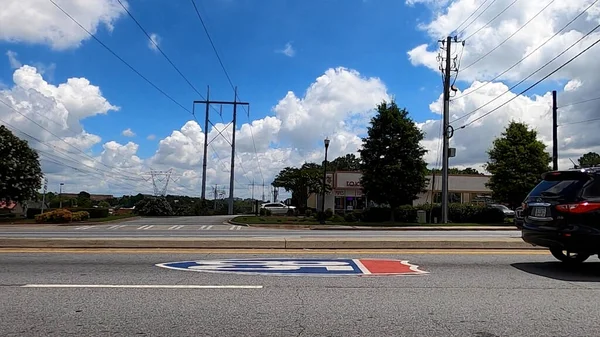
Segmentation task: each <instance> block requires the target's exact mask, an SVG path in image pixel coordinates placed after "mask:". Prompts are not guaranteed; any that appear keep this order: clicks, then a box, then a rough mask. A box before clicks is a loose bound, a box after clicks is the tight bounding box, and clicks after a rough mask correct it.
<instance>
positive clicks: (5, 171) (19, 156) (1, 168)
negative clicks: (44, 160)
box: [0, 125, 43, 202]
mask: <svg viewBox="0 0 600 337" xmlns="http://www.w3.org/2000/svg"><path fill="white" fill-rule="evenodd" d="M0 158H1V159H0V201H5V202H10V201H13V202H23V201H27V200H31V199H36V198H37V191H38V190H39V189H40V187H41V186H42V178H43V174H42V169H41V167H40V162H39V157H38V154H37V152H35V151H34V150H33V149H31V148H30V147H29V144H27V142H26V141H24V140H21V139H19V138H18V137H16V136H15V135H13V133H12V132H11V131H10V130H8V129H7V128H6V127H5V126H4V125H1V126H0Z"/></svg>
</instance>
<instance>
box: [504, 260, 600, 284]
mask: <svg viewBox="0 0 600 337" xmlns="http://www.w3.org/2000/svg"><path fill="white" fill-rule="evenodd" d="M511 266H513V267H515V268H517V269H519V270H521V271H524V272H526V273H530V274H534V275H537V276H543V277H548V278H551V279H555V280H560V281H570V282H600V263H598V262H587V263H583V264H581V265H579V266H565V265H564V264H562V263H561V262H529V263H513V264H512V265H511Z"/></svg>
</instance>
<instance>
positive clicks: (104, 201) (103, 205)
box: [98, 200, 110, 208]
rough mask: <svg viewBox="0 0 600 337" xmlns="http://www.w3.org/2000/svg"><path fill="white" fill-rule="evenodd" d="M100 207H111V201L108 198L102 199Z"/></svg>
mask: <svg viewBox="0 0 600 337" xmlns="http://www.w3.org/2000/svg"><path fill="white" fill-rule="evenodd" d="M98 207H102V208H109V207H110V203H108V201H106V200H102V201H100V202H99V203H98Z"/></svg>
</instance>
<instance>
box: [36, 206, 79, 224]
mask: <svg viewBox="0 0 600 337" xmlns="http://www.w3.org/2000/svg"><path fill="white" fill-rule="evenodd" d="M72 219H73V213H71V212H70V211H69V210H67V209H55V210H53V211H50V212H44V214H37V215H35V222H37V223H68V222H71V220H72Z"/></svg>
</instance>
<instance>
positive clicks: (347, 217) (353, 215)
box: [344, 213, 358, 222]
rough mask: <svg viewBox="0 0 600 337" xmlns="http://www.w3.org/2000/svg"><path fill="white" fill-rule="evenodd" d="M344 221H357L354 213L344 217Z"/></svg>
mask: <svg viewBox="0 0 600 337" xmlns="http://www.w3.org/2000/svg"><path fill="white" fill-rule="evenodd" d="M344 220H345V221H346V222H356V221H358V219H357V218H356V214H354V213H348V214H346V215H344Z"/></svg>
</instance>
